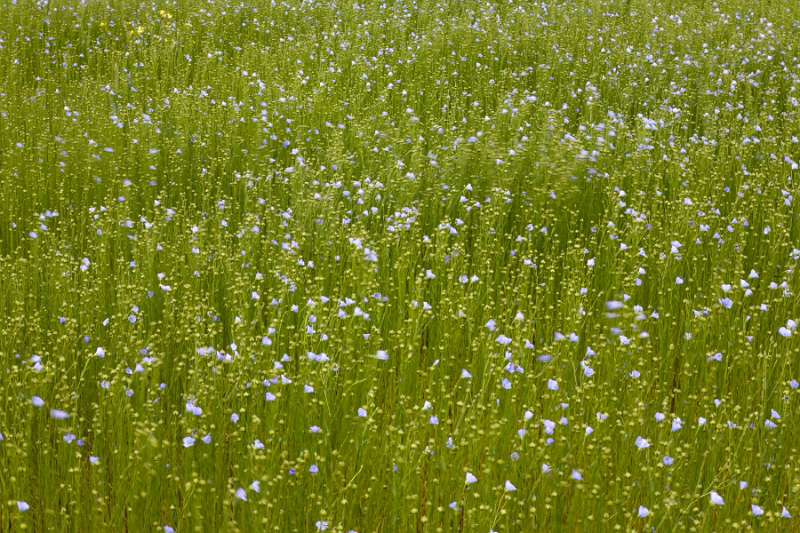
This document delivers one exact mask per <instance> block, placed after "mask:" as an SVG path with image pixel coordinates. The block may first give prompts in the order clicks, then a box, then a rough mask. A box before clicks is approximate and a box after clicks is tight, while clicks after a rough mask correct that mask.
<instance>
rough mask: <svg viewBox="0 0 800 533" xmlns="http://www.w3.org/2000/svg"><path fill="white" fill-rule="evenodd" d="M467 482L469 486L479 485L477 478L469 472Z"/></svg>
mask: <svg viewBox="0 0 800 533" xmlns="http://www.w3.org/2000/svg"><path fill="white" fill-rule="evenodd" d="M465 482H466V484H467V485H472V484H473V483H477V482H478V478H476V477H475V476H474V475H473V474H472V472H467V476H466V481H465Z"/></svg>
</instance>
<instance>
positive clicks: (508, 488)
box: [503, 480, 517, 492]
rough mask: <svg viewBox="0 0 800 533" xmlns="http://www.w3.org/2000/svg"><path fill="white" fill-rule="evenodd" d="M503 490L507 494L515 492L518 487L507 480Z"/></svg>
mask: <svg viewBox="0 0 800 533" xmlns="http://www.w3.org/2000/svg"><path fill="white" fill-rule="evenodd" d="M503 488H504V489H505V491H506V492H515V491H516V490H517V487H515V486H514V484H513V483H511V482H510V481H509V480H506V483H505V485H504V487H503Z"/></svg>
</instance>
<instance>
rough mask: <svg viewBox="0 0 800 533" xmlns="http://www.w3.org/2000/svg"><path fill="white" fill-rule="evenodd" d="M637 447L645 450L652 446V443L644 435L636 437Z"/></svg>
mask: <svg viewBox="0 0 800 533" xmlns="http://www.w3.org/2000/svg"><path fill="white" fill-rule="evenodd" d="M636 447H637V448H639V449H640V450H645V449H647V448H649V447H650V443H649V442H648V441H647V439H645V438H644V437H636Z"/></svg>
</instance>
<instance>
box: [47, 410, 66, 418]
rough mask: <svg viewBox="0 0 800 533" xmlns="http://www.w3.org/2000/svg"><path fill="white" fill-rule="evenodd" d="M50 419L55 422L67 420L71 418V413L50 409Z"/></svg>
mask: <svg viewBox="0 0 800 533" xmlns="http://www.w3.org/2000/svg"><path fill="white" fill-rule="evenodd" d="M50 418H52V419H53V420H66V419H68V418H69V413H67V412H66V411H62V410H61V409H50Z"/></svg>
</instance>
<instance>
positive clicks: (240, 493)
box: [236, 487, 247, 502]
mask: <svg viewBox="0 0 800 533" xmlns="http://www.w3.org/2000/svg"><path fill="white" fill-rule="evenodd" d="M236 497H237V498H239V499H240V500H242V501H243V502H246V501H247V491H246V490H244V489H243V488H241V487H240V488H238V489H236Z"/></svg>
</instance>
